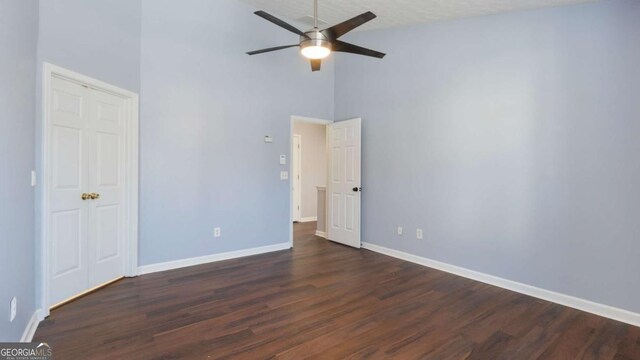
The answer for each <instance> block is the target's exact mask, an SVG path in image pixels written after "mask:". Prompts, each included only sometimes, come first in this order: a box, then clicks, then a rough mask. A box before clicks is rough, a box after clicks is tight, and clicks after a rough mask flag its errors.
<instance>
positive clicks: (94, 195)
mask: <svg viewBox="0 0 640 360" xmlns="http://www.w3.org/2000/svg"><path fill="white" fill-rule="evenodd" d="M89 196H90V197H91V200H96V199H100V194H96V193H91V194H89Z"/></svg>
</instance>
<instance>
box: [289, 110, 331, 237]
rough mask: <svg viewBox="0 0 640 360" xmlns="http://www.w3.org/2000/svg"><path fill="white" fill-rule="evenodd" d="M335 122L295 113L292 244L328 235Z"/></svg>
mask: <svg viewBox="0 0 640 360" xmlns="http://www.w3.org/2000/svg"><path fill="white" fill-rule="evenodd" d="M332 123H333V121H331V120H323V119H314V118H307V117H301V116H292V117H291V133H290V141H291V161H290V173H291V176H290V181H291V194H290V198H291V201H290V213H291V221H290V224H291V229H290V243H291V247H293V246H294V239H295V240H298V239H299V240H300V241H304V239H309V235H311V237H313V236H314V235H315V236H320V237H323V238H326V214H327V211H326V203H327V202H326V193H327V192H326V185H327V183H326V182H327V168H328V158H327V126H328V125H329V124H332ZM302 229H304V231H300V230H302ZM294 230H295V231H294Z"/></svg>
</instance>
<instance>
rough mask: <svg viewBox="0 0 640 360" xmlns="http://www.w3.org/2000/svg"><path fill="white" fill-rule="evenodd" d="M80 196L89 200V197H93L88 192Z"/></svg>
mask: <svg viewBox="0 0 640 360" xmlns="http://www.w3.org/2000/svg"><path fill="white" fill-rule="evenodd" d="M80 198H81V199H82V200H89V199H91V195H90V194H87V193H83V194H82V196H80Z"/></svg>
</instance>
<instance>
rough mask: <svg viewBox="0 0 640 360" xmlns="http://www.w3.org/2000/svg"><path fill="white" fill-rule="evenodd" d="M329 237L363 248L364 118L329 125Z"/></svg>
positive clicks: (332, 239)
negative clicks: (361, 226)
mask: <svg viewBox="0 0 640 360" xmlns="http://www.w3.org/2000/svg"><path fill="white" fill-rule="evenodd" d="M327 139H328V147H329V153H328V160H329V161H328V167H329V169H328V174H327V177H328V179H327V180H328V181H327V237H328V239H329V240H331V241H335V242H338V243H341V244H344V245H349V246H353V247H356V248H360V193H361V191H362V188H361V184H360V175H361V174H360V170H361V169H360V164H361V158H360V156H361V119H353V120H347V121H340V122H336V123H333V124H330V125H328V126H327Z"/></svg>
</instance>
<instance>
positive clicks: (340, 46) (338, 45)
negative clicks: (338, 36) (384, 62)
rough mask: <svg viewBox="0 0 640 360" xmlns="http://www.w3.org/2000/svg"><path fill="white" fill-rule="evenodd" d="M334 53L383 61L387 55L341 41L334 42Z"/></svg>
mask: <svg viewBox="0 0 640 360" xmlns="http://www.w3.org/2000/svg"><path fill="white" fill-rule="evenodd" d="M333 51H337V52H346V53H351V54H357V55H364V56H371V57H375V58H378V59H382V58H383V57H385V55H386V54H385V53H381V52H379V51H375V50H371V49H367V48H363V47H361V46H358V45H353V44H349V43H346V42H344V41H340V40H336V41H334V42H333Z"/></svg>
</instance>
